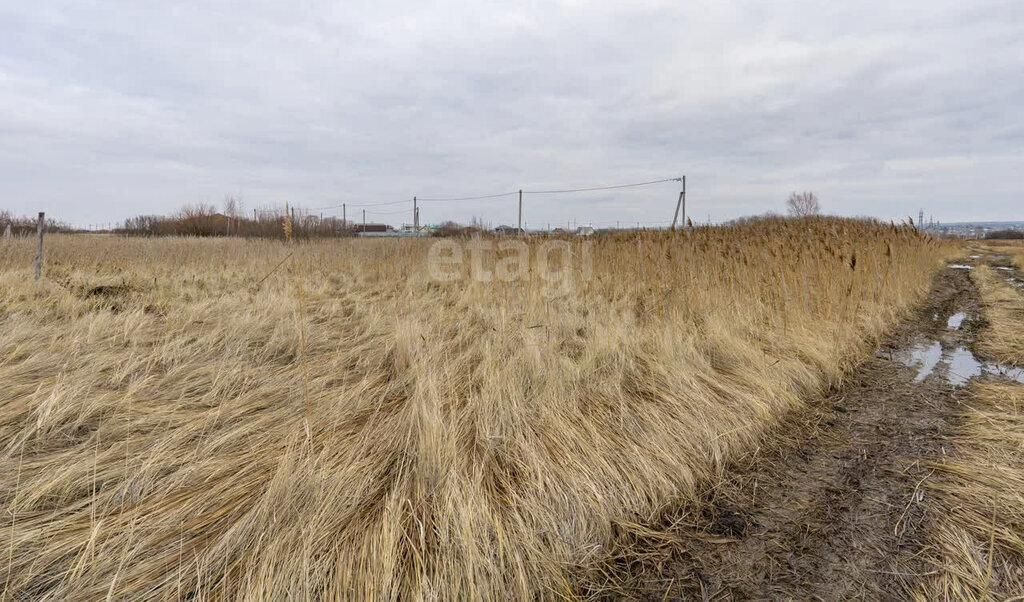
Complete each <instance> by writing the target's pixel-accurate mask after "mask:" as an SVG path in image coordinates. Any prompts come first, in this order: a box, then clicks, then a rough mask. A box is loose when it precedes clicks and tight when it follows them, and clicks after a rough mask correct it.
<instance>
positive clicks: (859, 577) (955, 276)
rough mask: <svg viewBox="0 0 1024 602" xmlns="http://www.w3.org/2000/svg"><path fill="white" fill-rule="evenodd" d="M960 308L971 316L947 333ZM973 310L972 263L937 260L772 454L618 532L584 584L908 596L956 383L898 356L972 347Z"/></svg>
mask: <svg viewBox="0 0 1024 602" xmlns="http://www.w3.org/2000/svg"><path fill="white" fill-rule="evenodd" d="M957 312H966V313H967V319H966V320H964V322H963V324H962V325H961V327H960V328H959V329H954V330H950V329H948V328H947V319H948V318H949V317H950V316H951V315H953V314H955V313H957ZM978 315H979V300H978V296H977V293H976V291H975V289H974V287H973V285H972V283H971V280H970V277H969V274H968V271H967V270H957V269H944V270H941V271H940V273H939V274H938V276H937V277H936V278H935V281H934V283H933V287H932V290H931V293H930V295H929V298H928V300H927V302H925V304H924V305H923V306H922V307H920V308H919V309H918V310H917V311H916V312H915V313H914V314H913V316H912V317H911V318H910V319H908V320H907V321H905V322H904V323H903V324H902V325H900V326H899V327H898V328H897V330H896V331H895V332H894V333H893V334H892V335H891V336H890V337H889V339H888V340H886V341H885V342H884V343H883V345H882V346H881V347H880V348H879V350H878V352H877V353H876V354H875V356H874V357H872V358H870V359H868V360H866V361H865V362H864V363H863V364H862V365H861V366H859V367H858V369H857V370H855V371H854V372H853V374H851V375H850V376H849V380H848V381H847V382H846V383H845V384H844V385H843V386H842V387H841V388H840V389H839V390H837V391H835V392H834V393H832V394H830V395H828V396H827V397H824V398H823V399H820V400H819V401H818V402H817V403H815V404H813V405H812V407H810V408H807V409H805V410H802V411H800V412H795V413H794V415H793V416H791V417H790V418H789V419H788V421H787V424H785V425H783V426H782V428H780V429H779V430H778V431H777V432H776V433H775V434H774V435H773V437H772V441H773V442H772V443H771V444H770V446H771V450H770V451H766V450H764V449H762V450H761V451H760V452H759V453H755V454H751V455H750V456H748V457H746V458H744V459H743V460H742V461H741V462H740V463H739V464H738V465H737V466H735V467H733V468H731V469H730V470H728V471H727V480H725V481H723V482H720V483H717V484H715V485H714V486H713V487H711V488H709V489H708V490H707V491H705V492H704V493H703V495H702V496H701V503H700V505H699V507H698V506H696V505H692V506H689V507H687V508H685V509H684V511H683V512H682V513H681V514H678V515H676V518H675V519H674V522H673V524H671V525H670V526H667V527H664V528H663V530H662V531H660V532H658V531H650V532H647V533H645V534H642V535H633V536H628V537H624V538H623V541H622V542H621V543H622V553H621V554H620V555H619V556H617V558H616V560H615V562H613V563H612V566H610V567H609V568H608V570H607V571H605V572H604V579H605V581H604V582H603V583H601V584H600V586H599V587H597V586H595V588H594V591H596V590H602V591H603V592H604V594H603V596H605V597H609V598H615V599H640V600H664V599H705V600H842V599H850V598H857V599H863V598H867V599H886V600H888V599H907V598H908V597H909V595H910V594H909V588H910V585H911V584H912V582H913V579H914V578H915V576H916V575H918V574H920V572H921V571H924V570H926V569H925V568H924V566H923V564H922V563H920V562H919V561H918V560H917V557H918V555H919V553H920V551H921V547H920V545H919V540H918V529H919V528H920V527H921V526H922V522H923V517H924V509H925V507H926V505H927V503H928V500H927V499H926V498H925V496H924V489H923V488H921V485H922V483H924V482H925V480H926V479H928V478H929V477H930V476H932V475H931V472H930V471H929V470H928V469H927V468H926V464H927V459H928V458H934V457H936V456H938V455H941V454H943V453H944V450H943V447H942V445H943V444H942V441H941V438H940V434H941V433H942V432H943V431H944V430H946V429H947V421H948V420H949V419H950V418H951V416H952V414H953V411H954V410H955V409H956V407H957V406H958V404H959V403H960V399H961V397H962V396H963V395H964V394H963V393H962V390H961V389H959V388H956V387H953V386H952V385H950V384H948V383H947V381H946V378H945V370H946V368H944V367H943V366H942V365H940V367H939V368H937V369H936V371H935V372H934V373H933V374H932V375H930V376H928V377H927V378H925V379H924V380H923V381H922V382H915V376H916V375H917V372H918V371H917V369H916V368H912V367H907V366H905V365H904V364H903V363H901V362H900V361H896V359H894V358H897V357H898V356H899V354H900V351H901V350H906V349H909V348H911V347H913V346H915V345H918V344H920V343H929V342H934V341H938V342H940V343H941V345H942V347H943V349H952V348H955V347H958V346H962V347H970V346H971V344H972V342H973V339H974V333H975V331H976V330H977V328H978V326H979V324H978V322H977V320H978ZM780 433H781V434H782V438H783V442H782V444H781V445H780V444H779V443H778V442H777V439H778V438H779V434H780ZM766 445H767V444H766ZM609 584H611V585H609ZM609 588H610V589H609ZM609 591H612V592H614V594H613V595H609V594H608V592H609Z"/></svg>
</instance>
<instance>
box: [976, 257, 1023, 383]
mask: <svg viewBox="0 0 1024 602" xmlns="http://www.w3.org/2000/svg"><path fill="white" fill-rule="evenodd" d="M971 278H972V279H973V280H974V283H975V284H977V286H978V290H979V292H980V294H981V299H982V302H983V303H984V306H985V312H984V313H985V320H986V321H987V322H988V325H987V327H986V328H984V329H983V330H982V332H981V336H980V339H979V341H978V343H977V348H978V350H979V351H981V352H982V353H984V354H985V355H987V356H988V357H991V358H993V359H995V360H997V361H999V362H1001V363H1005V364H1011V365H1017V364H1022V365H1024V295H1022V294H1021V291H1019V290H1017V289H1016V288H1014V287H1012V286H1010V285H1008V284H1007V283H1006V282H1005V281H1004V280H1003V278H1002V277H1001V276H1000V275H999V274H997V273H996V272H995V271H994V270H992V269H991V268H990V267H988V266H986V265H979V266H977V267H976V268H975V269H974V270H972V271H971Z"/></svg>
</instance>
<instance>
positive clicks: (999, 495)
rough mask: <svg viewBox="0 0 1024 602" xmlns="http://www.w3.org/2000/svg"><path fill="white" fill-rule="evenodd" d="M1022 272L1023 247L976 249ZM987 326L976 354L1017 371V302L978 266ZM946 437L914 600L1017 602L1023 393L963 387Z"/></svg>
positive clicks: (1022, 561) (1020, 328)
mask: <svg viewBox="0 0 1024 602" xmlns="http://www.w3.org/2000/svg"><path fill="white" fill-rule="evenodd" d="M976 250H978V251H982V252H985V253H987V254H992V253H998V254H1000V255H1005V256H1007V257H1009V258H1010V259H1011V260H1013V266H1012V267H1015V268H1017V269H1018V270H1024V247H1020V246H1014V245H998V246H988V247H982V248H977V247H976ZM971 275H972V278H973V280H974V282H975V284H976V285H977V287H978V291H979V293H980V296H981V300H982V303H983V311H982V313H983V317H984V318H985V321H986V323H987V326H986V327H985V328H984V329H983V330H982V332H981V337H980V340H979V342H978V345H977V348H978V349H979V351H981V352H982V353H983V354H985V355H986V356H988V357H990V358H994V359H997V360H999V361H1001V362H1004V363H1005V364H1007V365H1011V366H1019V365H1022V364H1024V295H1022V294H1021V291H1020V290H1015V289H1014V287H1012V286H1011V285H1010V284H1008V283H1006V282H1005V281H1004V278H1002V277H1000V276H999V273H998V272H997V271H996V270H994V269H992V268H990V267H988V266H987V265H981V264H979V265H978V266H977V267H975V269H974V270H973V271H972V274H971ZM970 393H971V395H970V398H969V400H968V401H967V403H966V404H965V406H964V408H963V409H962V410H961V411H960V412H959V416H958V417H957V421H956V423H957V427H956V428H955V429H954V430H953V432H952V433H950V434H949V436H948V437H947V443H948V445H949V450H950V453H949V455H948V457H943V458H941V460H938V461H935V462H933V463H932V467H933V468H934V470H935V471H936V473H937V474H938V476H939V478H938V479H937V481H936V482H934V483H933V484H931V485H930V486H929V487H928V490H929V491H930V492H931V494H932V495H934V501H933V511H932V515H933V518H934V526H933V528H932V529H931V531H930V533H929V537H928V539H929V546H928V552H929V554H928V555H929V556H930V559H929V560H930V562H931V564H932V569H933V570H932V571H930V572H929V574H928V576H927V578H926V579H925V580H924V581H923V583H922V588H921V592H920V595H919V599H921V600H1009V599H1014V600H1020V599H1022V596H1024V385H1021V384H1017V383H1012V382H1011V383H1007V382H1001V381H996V380H989V381H987V382H982V383H976V384H973V385H972V386H971V387H970Z"/></svg>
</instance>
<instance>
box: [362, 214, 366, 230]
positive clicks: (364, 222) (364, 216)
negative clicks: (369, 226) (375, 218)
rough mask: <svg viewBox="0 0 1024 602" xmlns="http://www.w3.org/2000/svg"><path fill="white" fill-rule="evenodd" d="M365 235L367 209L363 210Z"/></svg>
mask: <svg viewBox="0 0 1024 602" xmlns="http://www.w3.org/2000/svg"><path fill="white" fill-rule="evenodd" d="M363 233H364V234H365V233H366V209H363Z"/></svg>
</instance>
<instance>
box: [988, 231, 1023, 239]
mask: <svg viewBox="0 0 1024 602" xmlns="http://www.w3.org/2000/svg"><path fill="white" fill-rule="evenodd" d="M985 239H986V240H1024V230H1010V229H1006V230H994V231H992V232H989V233H988V234H986V235H985Z"/></svg>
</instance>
